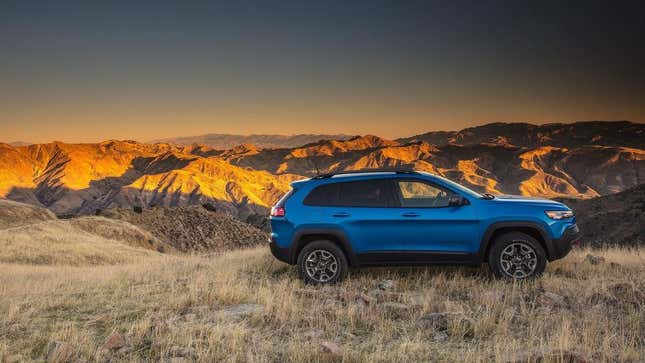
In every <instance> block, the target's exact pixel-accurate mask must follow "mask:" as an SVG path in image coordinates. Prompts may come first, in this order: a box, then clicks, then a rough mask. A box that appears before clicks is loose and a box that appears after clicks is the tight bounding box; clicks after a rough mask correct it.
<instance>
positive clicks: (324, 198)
mask: <svg viewBox="0 0 645 363" xmlns="http://www.w3.org/2000/svg"><path fill="white" fill-rule="evenodd" d="M391 185H392V184H391V183H390V182H389V181H388V180H378V179H376V180H375V179H371V180H360V181H351V182H341V183H333V184H327V185H321V186H319V187H317V188H315V189H314V190H313V191H311V193H309V195H308V196H307V197H306V198H305V200H304V204H306V205H312V206H338V207H372V208H379V207H382V208H386V207H391V206H393V204H394V201H393V193H392V187H391Z"/></svg>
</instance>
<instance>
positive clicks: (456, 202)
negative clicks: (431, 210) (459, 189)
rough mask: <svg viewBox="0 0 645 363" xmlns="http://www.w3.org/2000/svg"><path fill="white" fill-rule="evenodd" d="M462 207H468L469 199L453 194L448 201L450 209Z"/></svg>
mask: <svg viewBox="0 0 645 363" xmlns="http://www.w3.org/2000/svg"><path fill="white" fill-rule="evenodd" d="M462 205H468V199H466V198H464V197H462V196H461V195H459V194H453V195H451V196H450V199H449V200H448V206H450V207H461V206H462Z"/></svg>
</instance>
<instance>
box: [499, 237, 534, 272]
mask: <svg viewBox="0 0 645 363" xmlns="http://www.w3.org/2000/svg"><path fill="white" fill-rule="evenodd" d="M499 259H500V261H499V262H500V266H501V267H502V271H503V272H504V273H505V274H506V275H508V276H510V277H512V278H515V279H525V278H527V277H530V276H532V275H533V273H534V272H535V268H536V267H537V263H538V258H537V254H536V252H535V249H533V247H531V245H529V244H528V243H526V242H524V241H513V242H512V243H511V244H509V245H508V246H506V247H505V248H504V250H502V253H501V255H500V257H499Z"/></svg>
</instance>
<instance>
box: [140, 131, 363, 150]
mask: <svg viewBox="0 0 645 363" xmlns="http://www.w3.org/2000/svg"><path fill="white" fill-rule="evenodd" d="M351 137H353V136H351V135H345V134H293V135H280V134H251V135H236V134H218V133H210V134H204V135H197V136H180V137H168V138H160V139H155V140H150V141H148V142H147V143H152V144H155V143H167V144H174V145H180V146H190V145H194V144H197V145H205V146H209V147H211V148H214V149H219V150H225V149H230V148H233V147H235V146H237V145H242V144H252V145H255V146H256V147H259V148H270V149H274V148H288V147H296V146H301V145H305V144H309V143H312V142H316V141H318V140H343V139H348V138H351Z"/></svg>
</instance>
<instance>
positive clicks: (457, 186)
mask: <svg viewBox="0 0 645 363" xmlns="http://www.w3.org/2000/svg"><path fill="white" fill-rule="evenodd" d="M427 175H431V176H432V177H433V178H437V179H441V181H442V182H444V183H445V184H447V185H448V186H449V187H451V188H452V189H455V190H457V191H460V192H462V193H464V194H467V195H469V196H471V197H474V198H484V197H485V195H483V194H481V193H477V192H476V191H474V190H472V189H469V188H466V187H465V186H463V185H461V184H458V183H455V182H454V181H452V180H450V179H447V178H444V177H441V176H439V175H433V174H428V173H427Z"/></svg>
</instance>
